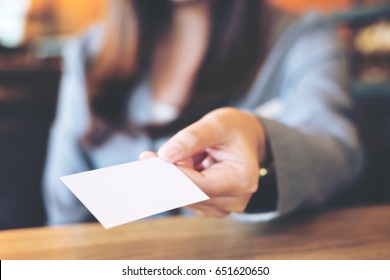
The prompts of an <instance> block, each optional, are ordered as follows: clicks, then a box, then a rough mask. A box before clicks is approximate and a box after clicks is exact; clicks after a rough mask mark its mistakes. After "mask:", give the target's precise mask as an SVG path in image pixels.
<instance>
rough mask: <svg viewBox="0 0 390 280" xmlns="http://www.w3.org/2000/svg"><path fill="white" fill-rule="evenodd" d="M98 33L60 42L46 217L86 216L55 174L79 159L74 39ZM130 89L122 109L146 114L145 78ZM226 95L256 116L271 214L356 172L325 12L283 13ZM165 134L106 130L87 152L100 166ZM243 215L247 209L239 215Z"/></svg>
mask: <svg viewBox="0 0 390 280" xmlns="http://www.w3.org/2000/svg"><path fill="white" fill-rule="evenodd" d="M100 37H101V30H100V29H99V28H94V29H91V30H90V31H89V32H88V33H87V34H85V35H84V36H81V37H78V38H76V39H74V40H73V41H72V42H70V44H69V45H68V47H67V48H66V50H65V70H64V75H63V78H62V82H61V87H60V96H59V102H58V109H57V116H56V119H55V122H54V124H53V127H52V130H51V136H50V143H49V150H48V156H47V163H46V169H45V174H44V196H45V202H46V209H47V211H48V217H49V220H48V223H49V224H60V223H73V222H81V221H85V220H86V219H88V217H89V216H90V214H89V212H88V210H86V209H85V207H84V206H83V205H82V204H81V203H80V202H79V200H78V199H77V198H76V197H75V196H74V195H73V194H72V193H71V192H70V191H69V190H68V189H67V188H66V187H65V185H63V183H62V182H61V181H60V179H59V177H60V176H63V175H69V174H72V173H77V172H82V171H86V170H87V169H88V165H87V164H86V162H85V160H84V158H83V156H82V154H81V153H80V147H79V145H78V140H79V138H80V137H81V135H83V134H84V133H85V131H86V128H87V127H88V122H89V120H90V116H89V112H88V110H89V109H88V105H87V98H86V96H87V94H86V82H85V73H84V64H83V62H84V61H85V52H83V51H82V45H83V42H84V41H85V40H87V39H88V40H89V41H91V42H92V43H91V44H90V47H89V49H90V51H92V52H93V51H95V50H96V49H97V48H98V47H99V44H100V43H99V38H100ZM135 90H136V92H135V94H134V96H133V97H132V99H131V100H130V102H129V110H128V112H129V116H130V117H132V118H134V119H136V120H137V121H138V122H147V121H148V120H149V119H150V111H149V110H148V108H150V107H151V106H150V105H151V91H150V88H149V84H148V81H147V80H144V81H143V82H142V83H141V84H140V85H139V86H138V87H137V88H136V89H135ZM227 105H229V106H234V107H237V108H241V109H246V110H250V111H252V112H254V113H256V114H258V115H259V117H260V120H261V122H262V124H263V126H264V128H265V131H266V134H267V137H268V138H269V141H270V146H271V150H272V153H273V157H274V166H275V168H276V176H277V188H278V203H277V205H278V206H277V215H283V214H286V213H289V212H292V211H295V210H297V209H302V208H307V207H313V206H316V205H320V204H323V203H325V202H328V201H329V200H331V199H333V198H335V197H337V196H338V195H340V194H341V193H343V192H345V191H346V190H347V189H348V188H349V186H350V185H351V182H352V180H353V179H354V177H356V175H357V173H358V171H359V169H360V166H361V162H362V153H361V148H360V144H359V141H358V135H357V131H356V128H355V126H354V123H353V120H352V118H351V116H352V111H351V107H352V103H351V99H350V96H349V94H348V92H347V75H346V64H345V58H344V56H343V52H342V50H341V48H340V45H339V42H338V40H337V37H336V33H335V31H334V29H333V27H332V25H331V24H330V23H329V21H328V20H327V19H326V18H324V17H322V16H320V15H318V14H315V13H311V14H307V15H305V16H303V17H301V18H299V19H298V20H296V21H294V22H292V23H290V24H289V25H288V26H287V28H285V29H284V31H283V32H282V33H281V35H280V36H279V37H278V39H277V40H276V41H275V43H274V44H273V47H272V49H271V51H270V52H269V54H268V56H267V58H266V60H265V62H264V64H263V65H262V67H261V69H260V71H259V73H258V75H257V77H256V78H255V80H254V83H253V85H252V86H251V88H250V89H249V92H248V94H247V95H245V97H243V98H242V99H241V100H239V102H238V103H236V104H227ZM166 140H167V139H166V138H165V139H158V140H156V141H153V140H152V139H150V138H149V137H148V136H147V135H146V134H144V135H139V136H136V137H133V138H130V137H129V136H127V135H124V134H121V133H116V134H114V135H113V136H112V137H111V138H110V139H109V140H108V141H107V142H106V143H105V144H103V145H102V146H100V147H99V148H95V149H91V150H88V151H87V153H88V155H89V157H90V158H91V159H92V161H93V162H94V165H95V166H96V168H100V167H105V166H109V165H114V164H119V163H124V162H129V161H133V160H137V159H138V156H139V154H140V153H141V152H143V151H145V150H157V149H158V147H159V146H160V145H162V143H164V142H165V141H166ZM260 187H261V186H260ZM240 217H241V218H243V219H244V218H248V216H245V215H242V216H240ZM253 217H255V219H256V217H257V216H250V217H249V219H252V220H253V219H254V218H253Z"/></svg>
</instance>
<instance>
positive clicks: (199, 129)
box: [157, 115, 224, 162]
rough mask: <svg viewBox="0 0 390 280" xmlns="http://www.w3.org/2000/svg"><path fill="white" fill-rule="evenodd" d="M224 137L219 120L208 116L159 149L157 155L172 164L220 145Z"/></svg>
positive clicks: (180, 132) (179, 133)
mask: <svg viewBox="0 0 390 280" xmlns="http://www.w3.org/2000/svg"><path fill="white" fill-rule="evenodd" d="M223 136H224V133H223V126H221V125H220V124H219V121H218V119H217V118H216V117H213V116H207V115H206V116H205V117H203V118H201V119H200V120H199V121H197V122H195V123H193V124H191V125H190V126H188V127H186V128H184V129H183V130H181V131H179V132H178V133H177V134H176V135H174V136H173V137H172V138H171V139H170V140H168V141H167V142H166V143H165V144H164V145H163V146H162V147H161V148H160V149H159V151H158V152H157V155H158V156H159V157H160V158H162V159H164V160H167V161H170V162H178V161H182V160H185V159H187V158H189V157H192V156H194V155H195V154H197V153H199V152H202V151H204V150H205V149H206V148H208V147H212V146H215V145H218V144H220V142H221V141H222V140H221V139H223Z"/></svg>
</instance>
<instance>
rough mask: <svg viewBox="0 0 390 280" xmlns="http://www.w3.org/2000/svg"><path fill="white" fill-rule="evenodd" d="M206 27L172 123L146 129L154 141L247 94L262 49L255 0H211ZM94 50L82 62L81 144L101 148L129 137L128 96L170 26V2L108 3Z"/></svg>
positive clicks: (258, 3)
mask: <svg viewBox="0 0 390 280" xmlns="http://www.w3.org/2000/svg"><path fill="white" fill-rule="evenodd" d="M210 1H212V2H211V13H210V15H211V27H210V28H211V30H210V32H209V34H210V35H209V36H210V37H209V40H208V46H207V50H206V53H205V55H204V58H203V61H202V62H201V64H200V67H199V69H198V71H197V74H196V76H195V79H194V81H193V84H192V87H191V89H190V92H189V99H188V102H187V103H186V104H185V105H184V108H183V109H182V110H181V112H180V115H179V116H178V118H177V119H176V120H174V121H172V122H171V123H168V124H166V125H163V126H147V127H143V128H138V129H144V130H146V131H147V132H148V133H149V134H150V135H151V136H152V137H158V136H164V135H168V134H172V133H173V132H175V131H178V130H180V129H181V128H183V127H185V126H187V125H189V124H191V123H192V122H194V121H196V120H197V119H199V118H200V117H202V116H203V115H204V114H206V113H208V112H209V111H211V110H213V109H215V108H218V107H221V106H226V105H227V104H229V102H232V101H233V100H234V99H235V98H239V97H240V95H241V96H242V94H244V92H245V91H246V90H247V89H248V87H249V85H250V84H251V82H252V81H253V79H254V76H255V74H256V72H257V70H258V69H259V66H260V64H261V61H262V59H263V57H264V52H265V49H264V47H265V34H264V28H262V26H264V22H263V20H262V19H263V17H262V15H263V13H262V12H261V10H262V1H261V0H239V1H237V0H210ZM110 2H111V7H109V9H108V10H109V13H108V16H107V19H106V24H105V29H104V30H105V31H104V35H103V43H102V47H101V49H100V51H99V53H98V54H97V55H96V56H95V57H92V58H91V59H90V60H89V61H88V63H87V85H88V86H87V87H88V100H89V105H90V112H91V116H92V122H91V124H90V128H89V131H88V132H87V134H86V136H85V139H84V140H86V143H87V144H89V145H99V144H101V143H103V142H104V141H105V140H106V139H107V138H108V137H109V136H110V135H111V133H112V132H114V131H117V130H122V131H127V132H134V131H135V130H136V129H137V128H136V126H135V125H130V126H129V121H128V120H127V119H126V116H127V114H126V108H127V103H128V102H127V101H128V98H129V95H131V93H132V89H133V88H134V87H135V86H136V85H137V83H138V82H139V81H140V79H141V78H142V77H144V75H145V74H146V73H148V71H149V70H150V64H151V58H152V57H153V53H154V51H155V46H156V45H157V44H156V43H157V40H159V39H160V38H161V37H162V36H164V33H165V32H166V31H167V30H168V29H169V27H170V19H171V13H172V5H173V4H172V3H171V1H169V0H158V1H145V0H132V1H131V0H113V1H110Z"/></svg>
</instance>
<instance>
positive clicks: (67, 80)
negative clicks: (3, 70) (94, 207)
mask: <svg viewBox="0 0 390 280" xmlns="http://www.w3.org/2000/svg"><path fill="white" fill-rule="evenodd" d="M81 45H82V44H81V40H80V39H74V40H73V41H72V42H70V43H69V44H68V46H67V47H66V48H65V51H64V71H63V75H62V79H61V83H60V91H59V99H58V104H57V113H56V118H55V121H54V123H53V126H52V128H51V132H50V137H49V145H48V153H47V159H46V166H45V171H44V176H43V194H44V199H45V206H46V210H47V215H48V224H49V225H53V224H64V223H75V222H81V221H86V220H89V219H90V214H89V212H88V210H87V209H86V208H85V207H84V206H83V205H82V204H81V203H80V201H79V200H78V199H77V198H76V197H75V196H74V195H73V194H72V193H71V192H70V191H69V190H68V189H67V188H66V186H65V185H64V184H63V183H62V181H61V180H60V177H61V176H64V175H69V174H72V173H77V172H82V171H86V170H87V169H88V167H87V164H86V163H85V161H84V159H83V156H82V153H81V152H80V147H79V144H78V143H79V139H80V137H81V135H82V134H83V133H84V131H85V129H86V127H87V124H88V118H89V114H88V107H87V101H86V89H85V82H84V81H85V79H84V66H83V65H84V63H83V61H84V59H83V54H82V47H81Z"/></svg>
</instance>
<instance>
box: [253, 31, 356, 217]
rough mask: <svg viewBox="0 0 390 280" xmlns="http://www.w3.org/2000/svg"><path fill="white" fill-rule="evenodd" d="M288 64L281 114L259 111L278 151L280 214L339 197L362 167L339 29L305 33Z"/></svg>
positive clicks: (280, 98) (274, 151) (275, 161)
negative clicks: (338, 37)
mask: <svg viewBox="0 0 390 280" xmlns="http://www.w3.org/2000/svg"><path fill="white" fill-rule="evenodd" d="M283 63H284V65H283V68H282V69H283V72H282V73H280V75H283V77H284V79H283V80H284V83H283V87H282V90H281V92H280V94H279V96H278V97H277V99H278V102H279V103H280V104H279V107H280V108H281V109H280V113H279V114H277V116H276V117H272V118H270V117H264V116H260V121H261V122H262V124H263V126H264V129H265V131H266V135H267V137H268V139H269V145H270V149H271V152H272V155H273V165H274V168H275V174H276V175H275V176H276V188H277V213H278V215H284V214H287V213H291V212H294V211H297V210H300V209H305V208H306V209H307V208H310V207H315V206H319V205H323V204H325V203H329V202H330V201H332V200H334V199H336V198H338V197H339V196H340V195H342V194H344V193H345V192H346V191H347V190H348V189H349V188H350V187H351V185H352V183H353V181H354V179H355V178H356V177H357V175H358V173H359V171H360V169H361V166H362V151H361V146H360V142H359V138H358V133H357V129H356V126H355V123H354V116H353V104H352V101H351V98H350V96H349V92H348V79H347V74H346V73H347V69H346V61H345V57H344V55H343V51H342V49H341V47H340V45H339V43H338V40H337V36H336V33H335V32H334V30H333V29H332V28H330V27H327V28H317V29H314V30H311V31H310V32H307V33H306V34H305V35H302V36H301V37H300V38H299V39H298V40H296V42H295V43H294V45H292V46H291V47H289V50H288V53H287V55H286V58H285V60H284V62H283ZM261 188H262V184H261V179H260V181H259V192H261ZM252 203H253V201H252Z"/></svg>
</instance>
